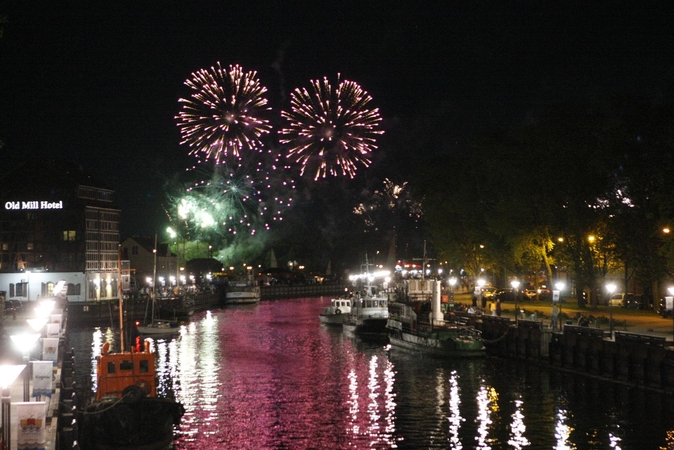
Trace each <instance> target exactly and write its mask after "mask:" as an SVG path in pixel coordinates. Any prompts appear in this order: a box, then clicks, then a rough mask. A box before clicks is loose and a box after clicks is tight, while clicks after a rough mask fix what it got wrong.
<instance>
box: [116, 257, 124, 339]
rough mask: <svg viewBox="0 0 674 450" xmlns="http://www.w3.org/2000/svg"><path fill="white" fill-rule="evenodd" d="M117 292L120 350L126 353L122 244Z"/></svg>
mask: <svg viewBox="0 0 674 450" xmlns="http://www.w3.org/2000/svg"><path fill="white" fill-rule="evenodd" d="M117 290H118V291H119V346H120V349H119V350H120V351H121V352H124V283H123V282H122V244H117Z"/></svg>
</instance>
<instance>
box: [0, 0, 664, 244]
mask: <svg viewBox="0 0 674 450" xmlns="http://www.w3.org/2000/svg"><path fill="white" fill-rule="evenodd" d="M323 3H331V4H330V5H327V4H326V5H323ZM552 3H553V2H472V1H470V2H437V3H435V2H368V1H361V2H354V3H353V4H348V3H344V2H296V1H264V2H262V1H260V2H258V1H240V2H232V1H194V2H193V1H189V2H186V1H183V2H170V1H162V2H157V1H148V0H143V1H140V2H139V1H105V2H100V1H86V2H84V1H81V2H80V1H67V0H64V1H52V2H41V1H26V0H20V1H11V2H9V3H7V2H3V3H0V16H6V23H5V25H4V35H3V37H2V38H1V39H0V99H1V101H0V140H2V141H4V148H3V149H2V150H1V151H2V154H3V158H4V159H5V162H7V161H8V160H9V159H10V158H12V157H23V156H26V155H35V156H36V157H40V156H46V155H58V156H61V157H63V158H66V159H68V160H72V161H74V162H78V163H81V164H82V165H83V166H84V167H85V168H87V169H88V170H89V171H91V172H93V173H94V174H95V175H97V176H99V177H100V178H102V179H104V180H105V181H106V182H107V183H108V184H109V185H110V186H111V187H113V188H114V189H116V190H117V192H118V198H119V204H120V206H121V207H122V209H123V214H124V215H123V220H124V228H123V230H122V231H123V235H131V234H142V233H151V232H152V231H153V230H154V229H156V228H157V227H158V226H161V224H159V223H157V222H158V221H160V220H161V207H159V206H158V205H159V203H160V201H161V200H162V198H161V197H162V189H163V187H162V182H164V181H165V180H166V179H168V178H170V177H169V176H168V174H170V173H171V172H174V171H180V170H182V169H183V168H184V167H186V164H187V160H188V157H187V152H188V149H187V147H184V146H180V145H179V142H180V134H179V130H178V128H177V127H176V122H175V120H174V117H175V116H176V115H177V113H178V112H179V110H180V106H179V104H178V99H179V98H180V97H186V96H188V95H189V94H190V92H189V89H188V88H187V87H186V86H184V84H183V82H184V81H185V79H187V78H189V77H190V74H191V73H192V72H194V71H196V70H198V69H200V68H208V67H211V66H212V65H214V64H215V63H216V62H218V61H220V62H221V63H222V64H223V65H230V64H240V65H241V66H243V68H244V69H245V70H257V71H258V74H259V78H260V81H261V83H262V84H263V85H265V86H266V87H267V88H268V90H269V91H268V94H267V95H268V99H269V101H270V105H271V106H272V108H274V116H273V117H272V119H273V120H278V115H279V113H280V110H281V109H282V108H287V107H288V104H289V93H290V92H291V91H292V90H293V89H294V88H296V87H301V86H302V87H303V86H308V83H309V80H311V79H315V78H322V77H323V76H328V77H335V76H336V74H337V73H341V75H342V77H343V78H346V79H349V80H353V81H356V82H358V83H359V84H360V85H361V86H362V87H363V88H364V89H365V90H367V91H368V92H369V93H370V94H371V95H372V97H373V103H374V105H375V106H377V107H379V108H380V110H381V114H382V117H383V119H384V122H383V124H384V128H385V129H386V134H385V136H384V137H383V138H382V139H381V141H380V148H379V150H378V152H380V154H381V155H389V156H390V157H389V158H388V159H389V163H390V165H389V166H388V167H390V170H391V173H390V174H385V175H386V176H389V177H390V178H392V179H394V180H399V181H404V180H405V174H404V173H402V174H401V173H395V172H396V171H398V170H399V168H400V164H398V165H396V164H394V163H393V162H392V160H394V159H398V160H401V159H402V160H405V158H409V159H410V160H411V159H412V158H411V157H410V156H409V154H407V153H406V152H410V151H415V152H416V151H418V150H420V149H414V148H410V147H413V145H412V146H410V145H409V143H410V142H414V141H415V140H417V139H418V140H419V141H424V142H429V141H431V142H433V144H432V145H428V146H427V147H426V148H424V149H421V150H423V151H427V152H438V151H441V152H442V151H461V147H462V144H463V143H464V142H465V139H466V138H467V137H468V136H469V135H471V134H472V133H476V132H481V131H485V130H486V131H488V130H494V129H499V128H503V127H508V126H514V125H517V124H519V123H524V122H525V121H527V120H530V119H531V118H532V117H535V116H536V115H537V114H538V113H539V112H540V111H541V110H542V109H543V108H545V107H546V106H547V105H549V104H550V103H551V102H555V101H559V100H561V99H568V98H579V99H583V100H586V101H602V100H603V99H606V98H609V97H610V96H611V95H613V94H616V93H620V94H628V95H634V96H637V97H640V98H645V99H647V100H648V101H653V102H660V101H668V100H671V94H672V81H673V78H674V44H673V43H674V26H672V19H674V15H673V14H672V12H673V8H672V7H670V6H662V5H668V3H666V2H658V3H656V2H638V1H634V2H625V3H620V5H618V4H617V3H616V2H606V3H603V5H604V6H603V7H599V6H596V5H595V3H596V2H587V3H592V4H593V5H592V6H588V5H585V4H584V3H585V2H582V3H581V2H578V4H580V6H578V4H576V3H574V4H573V7H572V6H570V5H566V6H551V4H552ZM554 3H556V4H558V5H562V2H554ZM430 5H435V6H433V7H431V6H430ZM441 5H442V7H440V6H441ZM544 5H545V6H544ZM656 5H657V6H656ZM664 8H666V9H664ZM424 124H425V125H424ZM414 133H419V135H418V136H416V135H415V134H414ZM421 134H423V136H422V135H421ZM429 135H430V137H429ZM416 155H417V156H418V153H416ZM380 159H384V160H386V158H385V157H384V158H380ZM406 169H407V170H409V166H406ZM382 170H384V169H381V168H380V169H379V171H380V172H381V171H382ZM359 176H364V177H367V176H368V173H367V171H364V172H363V173H361V174H359ZM123 237H124V236H123Z"/></svg>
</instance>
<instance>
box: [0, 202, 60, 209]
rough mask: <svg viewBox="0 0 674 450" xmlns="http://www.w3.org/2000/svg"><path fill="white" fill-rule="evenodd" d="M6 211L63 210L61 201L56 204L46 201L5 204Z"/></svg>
mask: <svg viewBox="0 0 674 450" xmlns="http://www.w3.org/2000/svg"><path fill="white" fill-rule="evenodd" d="M5 209H7V210H24V209H63V200H60V201H58V202H47V201H39V200H36V201H30V202H7V203H5Z"/></svg>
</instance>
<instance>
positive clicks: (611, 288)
mask: <svg viewBox="0 0 674 450" xmlns="http://www.w3.org/2000/svg"><path fill="white" fill-rule="evenodd" d="M606 290H607V291H608V310H609V316H610V318H609V321H610V325H609V330H610V333H611V339H613V299H612V298H611V297H613V293H614V292H615V284H613V283H609V284H607V285H606Z"/></svg>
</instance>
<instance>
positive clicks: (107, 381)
mask: <svg viewBox="0 0 674 450" xmlns="http://www.w3.org/2000/svg"><path fill="white" fill-rule="evenodd" d="M109 350H110V343H108V342H106V343H105V344H104V345H103V349H102V352H101V356H100V357H99V358H98V363H97V369H98V372H97V373H98V375H97V382H98V390H97V391H96V400H95V401H94V402H93V403H91V404H90V405H89V406H88V407H87V408H85V409H84V410H82V411H78V423H79V436H78V440H77V442H78V443H79V446H80V448H81V449H82V450H120V449H125V450H128V449H143V450H160V449H165V448H167V447H169V446H170V445H171V443H172V442H173V427H174V426H175V425H178V424H179V423H180V419H181V417H182V416H183V414H184V412H185V410H184V408H183V406H182V405H181V404H180V403H178V402H176V401H175V400H173V399H171V398H163V397H158V396H157V390H156V379H155V377H156V376H155V365H154V364H155V357H154V353H152V352H151V351H150V343H149V342H148V341H145V342H144V348H143V349H142V351H131V352H121V353H110V352H109Z"/></svg>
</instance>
